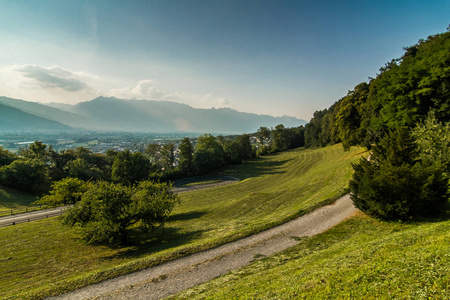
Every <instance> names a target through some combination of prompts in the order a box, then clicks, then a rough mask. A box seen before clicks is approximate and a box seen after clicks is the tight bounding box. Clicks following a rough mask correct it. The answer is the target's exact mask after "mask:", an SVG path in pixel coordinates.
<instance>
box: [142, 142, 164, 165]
mask: <svg viewBox="0 0 450 300" xmlns="http://www.w3.org/2000/svg"><path fill="white" fill-rule="evenodd" d="M160 150H161V145H159V144H149V145H148V146H147V149H146V150H145V153H147V154H148V156H150V161H151V162H152V163H154V164H155V165H156V166H158V167H159V166H160V160H161V154H160V153H159V151H160Z"/></svg>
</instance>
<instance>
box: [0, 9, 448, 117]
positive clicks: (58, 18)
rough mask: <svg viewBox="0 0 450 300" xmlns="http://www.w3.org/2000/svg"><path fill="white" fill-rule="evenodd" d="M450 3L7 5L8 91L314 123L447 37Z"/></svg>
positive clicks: (3, 62)
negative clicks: (358, 88) (427, 43)
mask: <svg viewBox="0 0 450 300" xmlns="http://www.w3.org/2000/svg"><path fill="white" fill-rule="evenodd" d="M449 12H450V1H433V0H428V1H301V0H297V1H280V0H278V1H275V0H274V1H252V0H240V1H226V0H220V1H219V0H218V1H215V0H195V1H194V0H176V1H175V0H163V1H151V0H147V1H113V0H105V1H101V0H97V1H94V0H92V1H75V0H73V1H72V0H71V1H64V0H57V1H49V0H39V1H35V0H30V1H20V0H14V1H13V0H10V1H6V0H0V44H1V45H2V50H1V51H0V96H7V97H13V98H20V99H24V100H29V101H38V102H44V103H45V102H65V103H72V104H73V103H77V102H80V101H87V100H91V99H93V98H95V97H97V96H100V95H103V96H115V97H118V98H127V99H131V98H136V99H153V100H168V101H176V102H181V103H186V104H189V105H191V106H193V107H198V108H210V107H216V108H217V107H231V108H233V109H237V110H239V111H246V112H254V113H258V114H271V115H275V116H281V115H290V116H295V117H299V118H303V119H305V120H309V119H310V118H311V116H312V114H313V112H314V111H315V110H318V109H323V108H326V107H329V106H330V105H331V104H332V103H334V102H335V101H337V100H339V99H340V98H341V97H343V96H345V95H346V94H347V92H348V90H351V89H352V88H353V87H354V86H355V85H357V84H358V83H360V82H362V81H367V79H368V77H375V76H376V73H377V72H378V70H379V68H380V67H382V66H384V64H385V63H386V62H388V61H390V60H391V59H393V58H398V57H400V56H401V55H402V53H403V50H402V48H403V47H405V46H411V45H413V44H415V43H416V42H417V41H418V40H419V39H420V38H427V36H429V35H432V34H436V33H440V32H444V31H446V29H447V27H448V26H449V23H450V18H449V16H450V13H449Z"/></svg>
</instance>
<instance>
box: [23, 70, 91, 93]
mask: <svg viewBox="0 0 450 300" xmlns="http://www.w3.org/2000/svg"><path fill="white" fill-rule="evenodd" d="M15 70H16V71H17V72H19V73H22V74H23V76H25V77H27V78H30V79H31V80H32V81H34V83H36V84H37V85H38V86H39V87H41V88H44V89H58V88H59V89H62V90H64V91H67V92H78V91H82V90H90V89H92V88H91V87H89V86H88V84H87V83H86V81H84V80H83V79H82V78H81V76H80V75H79V74H76V73H74V72H71V71H69V70H66V69H63V68H60V67H58V66H53V67H47V68H46V67H42V66H38V65H24V66H17V67H16V68H15Z"/></svg>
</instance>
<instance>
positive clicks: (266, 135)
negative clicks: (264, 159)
mask: <svg viewBox="0 0 450 300" xmlns="http://www.w3.org/2000/svg"><path fill="white" fill-rule="evenodd" d="M270 135H271V132H270V130H269V128H267V127H264V126H261V127H259V129H258V131H257V132H256V136H257V137H258V139H259V142H260V143H261V146H263V145H264V142H265V141H267V140H268V139H270Z"/></svg>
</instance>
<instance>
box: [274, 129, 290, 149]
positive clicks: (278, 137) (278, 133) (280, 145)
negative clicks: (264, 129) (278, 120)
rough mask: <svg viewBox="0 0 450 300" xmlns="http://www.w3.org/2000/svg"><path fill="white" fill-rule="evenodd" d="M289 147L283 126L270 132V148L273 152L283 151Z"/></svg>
mask: <svg viewBox="0 0 450 300" xmlns="http://www.w3.org/2000/svg"><path fill="white" fill-rule="evenodd" d="M288 147H289V140H288V133H287V131H286V128H285V127H284V125H283V124H280V125H277V126H275V129H274V130H272V148H273V150H274V151H284V150H286V149H287V148H288Z"/></svg>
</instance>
